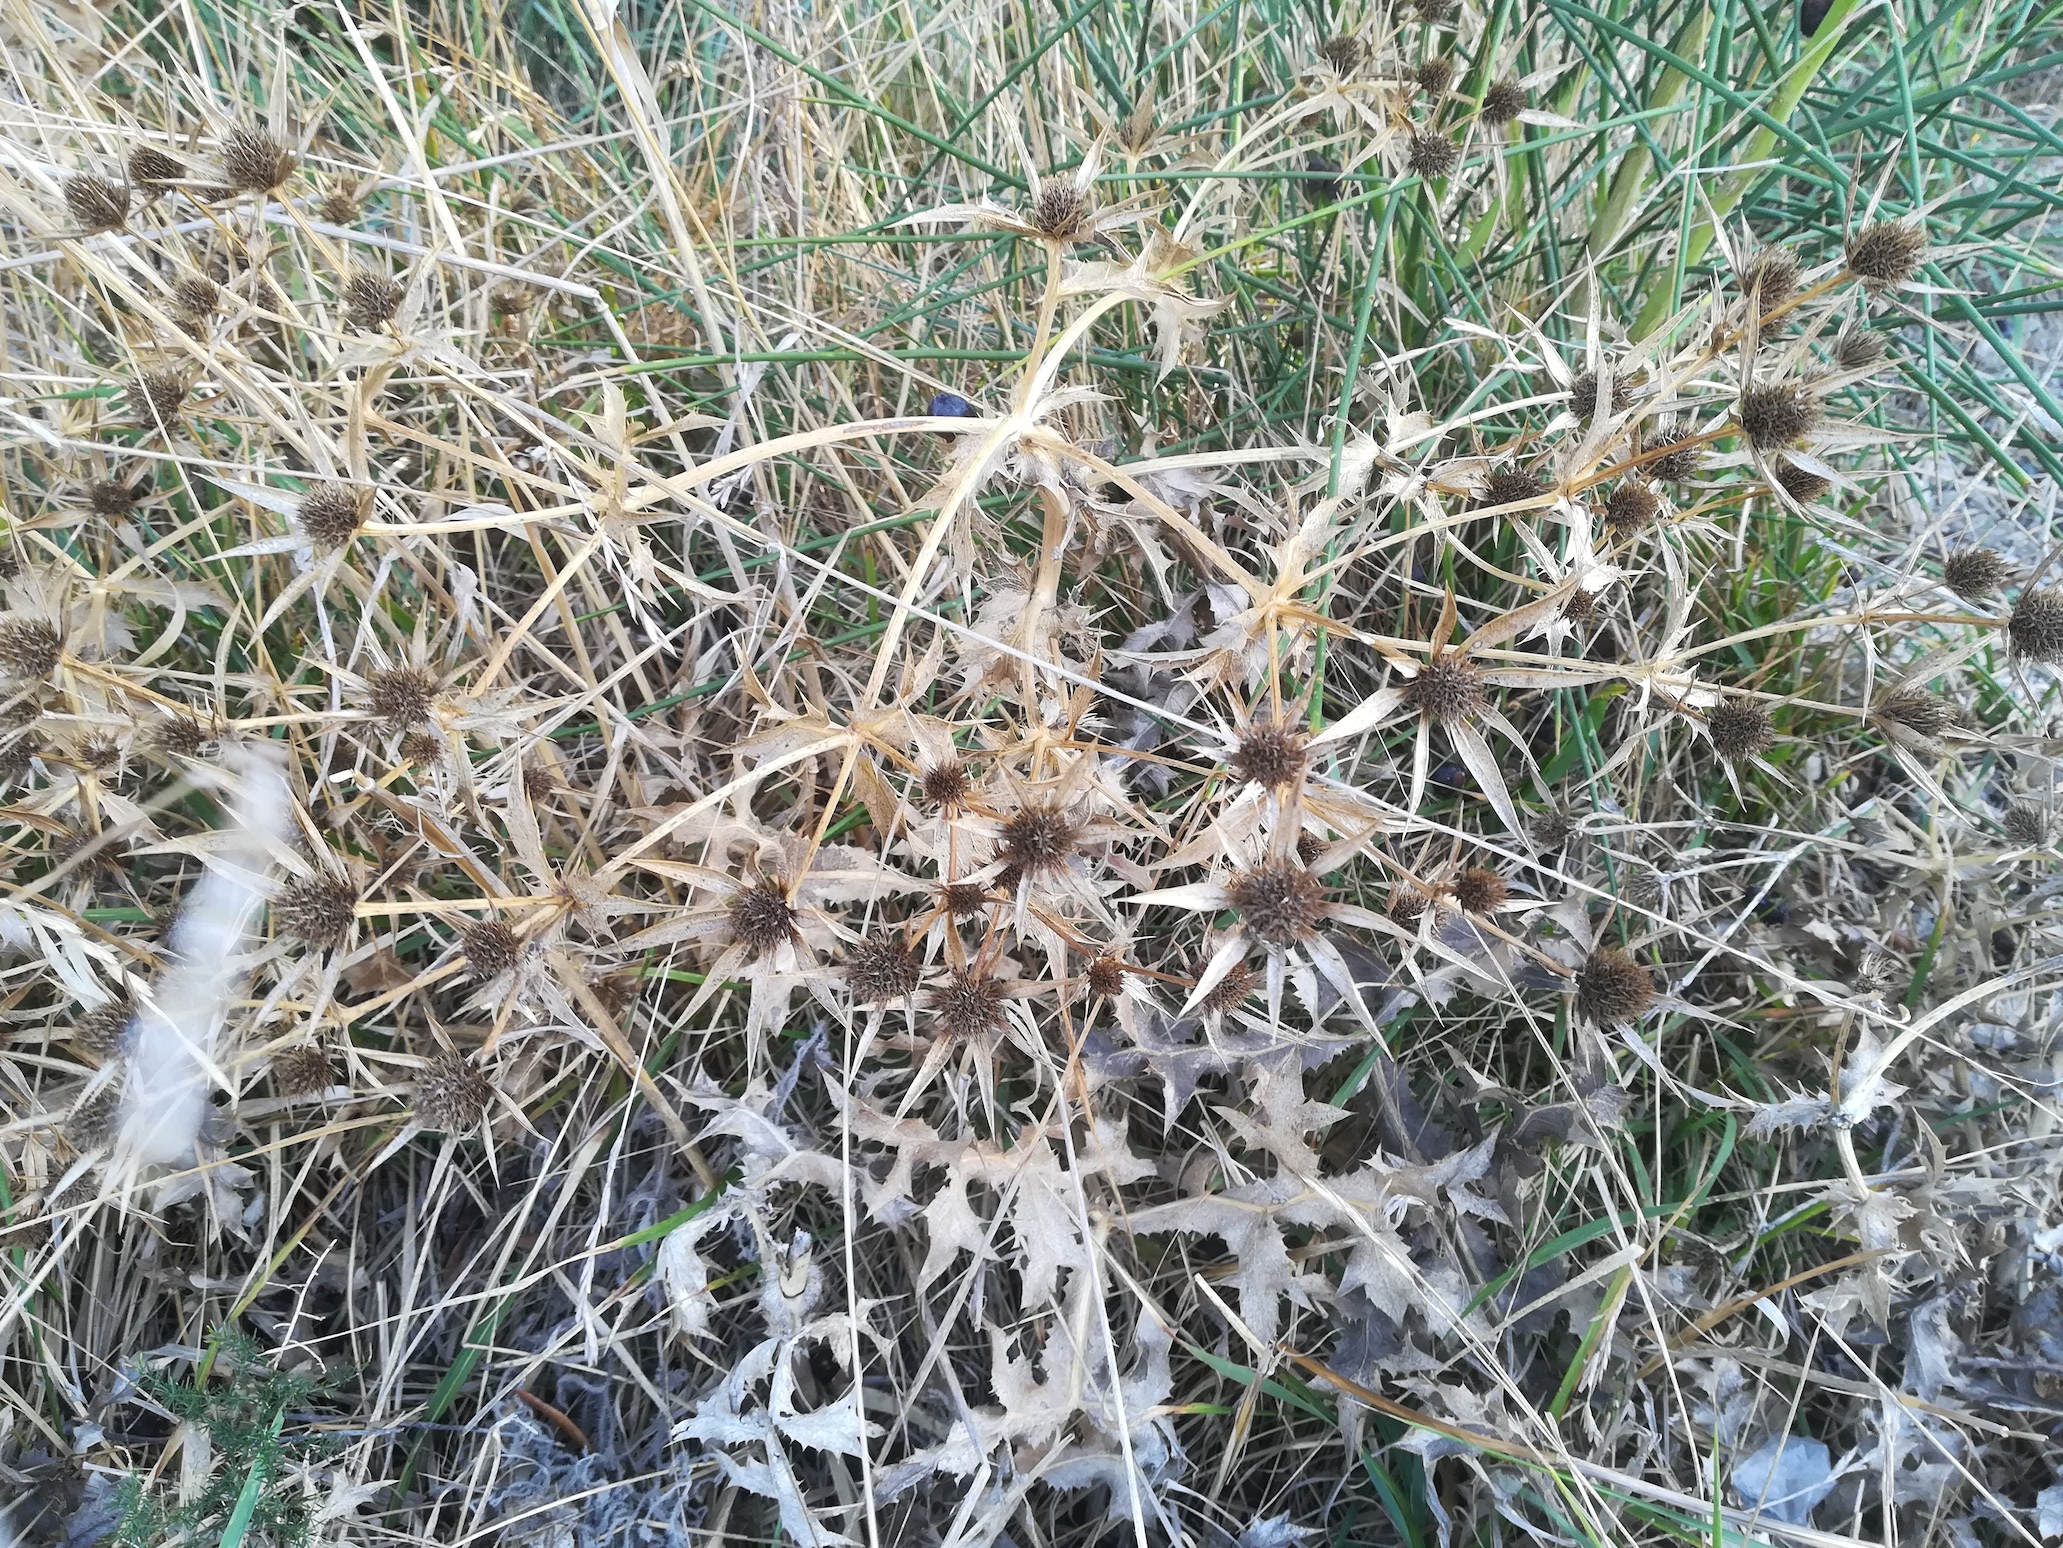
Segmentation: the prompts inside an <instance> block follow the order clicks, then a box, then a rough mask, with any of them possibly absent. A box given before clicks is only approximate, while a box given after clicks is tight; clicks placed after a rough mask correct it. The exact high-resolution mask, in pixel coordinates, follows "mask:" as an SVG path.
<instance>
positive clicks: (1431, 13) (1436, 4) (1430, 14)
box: [1410, 0, 1455, 27]
mask: <svg viewBox="0 0 2063 1548" xmlns="http://www.w3.org/2000/svg"><path fill="white" fill-rule="evenodd" d="M1410 4H1411V14H1412V15H1413V16H1416V17H1417V18H1418V19H1419V20H1420V21H1422V22H1425V23H1426V24H1427V25H1428V26H1433V27H1437V26H1439V25H1441V24H1442V23H1443V22H1446V21H1448V20H1450V19H1451V18H1452V17H1453V15H1454V8H1455V0H1410Z"/></svg>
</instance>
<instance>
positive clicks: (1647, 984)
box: [1576, 946, 1655, 1027]
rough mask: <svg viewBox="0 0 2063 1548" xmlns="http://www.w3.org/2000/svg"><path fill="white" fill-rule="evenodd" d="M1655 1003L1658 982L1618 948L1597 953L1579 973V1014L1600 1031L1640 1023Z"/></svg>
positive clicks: (1601, 950)
mask: <svg viewBox="0 0 2063 1548" xmlns="http://www.w3.org/2000/svg"><path fill="white" fill-rule="evenodd" d="M1654 1003H1655V980H1654V978H1653V976H1652V975H1650V974H1649V972H1648V970H1647V969H1646V968H1644V967H1642V966H1641V965H1640V964H1639V963H1638V962H1635V961H1634V960H1633V958H1632V957H1630V956H1628V955H1627V954H1626V953H1625V952H1623V951H1621V950H1620V949H1619V948H1618V947H1616V946H1604V947H1600V948H1599V949H1598V950H1596V951H1593V952H1592V953H1591V954H1590V956H1589V957H1588V958H1587V959H1586V960H1585V961H1584V963H1583V966H1582V967H1580V968H1578V969H1577V970H1576V1014H1577V1015H1579V1016H1581V1017H1582V1018H1583V1019H1584V1020H1585V1021H1588V1022H1591V1023H1593V1024H1594V1025H1597V1026H1600V1027H1623V1026H1626V1025H1628V1024H1629V1023H1631V1022H1635V1021H1638V1020H1640V1018H1641V1017H1642V1016H1644V1015H1646V1014H1647V1009H1648V1007H1649V1006H1650V1005H1652V1004H1654Z"/></svg>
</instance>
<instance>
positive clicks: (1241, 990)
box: [1197, 962, 1261, 1016]
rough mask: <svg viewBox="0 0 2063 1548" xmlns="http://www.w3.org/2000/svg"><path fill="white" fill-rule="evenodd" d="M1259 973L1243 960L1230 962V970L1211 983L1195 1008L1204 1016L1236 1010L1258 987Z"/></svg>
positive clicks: (1251, 996) (1219, 1014) (1250, 997)
mask: <svg viewBox="0 0 2063 1548" xmlns="http://www.w3.org/2000/svg"><path fill="white" fill-rule="evenodd" d="M1260 980H1261V975H1260V973H1259V972H1258V971H1256V970H1255V969H1253V968H1251V967H1249V966H1247V964H1246V963H1244V962H1235V963H1233V964H1232V969H1231V971H1230V972H1228V973H1226V975H1225V976H1224V977H1223V978H1221V979H1219V980H1218V981H1217V982H1216V983H1215V984H1212V985H1211V992H1210V993H1209V994H1207V995H1205V996H1204V997H1203V998H1202V999H1201V1000H1199V1001H1198V1002H1197V1009H1198V1010H1201V1011H1202V1012H1203V1013H1204V1014H1205V1015H1206V1016H1223V1015H1226V1014H1227V1013H1229V1012H1231V1011H1236V1010H1238V1009H1239V1007H1240V1006H1242V1005H1244V1004H1245V1003H1246V1002H1247V1001H1248V1000H1250V999H1252V998H1253V995H1254V990H1256V989H1257V988H1259V987H1260Z"/></svg>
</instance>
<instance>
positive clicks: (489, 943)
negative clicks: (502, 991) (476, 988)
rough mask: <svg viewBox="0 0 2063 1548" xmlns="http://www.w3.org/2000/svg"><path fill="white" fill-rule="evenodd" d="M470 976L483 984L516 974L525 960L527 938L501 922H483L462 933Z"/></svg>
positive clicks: (460, 933) (461, 938)
mask: <svg viewBox="0 0 2063 1548" xmlns="http://www.w3.org/2000/svg"><path fill="white" fill-rule="evenodd" d="M458 939H459V945H460V947H461V948H463V950H464V951H465V954H466V973H467V975H468V976H469V977H472V978H476V979H478V980H480V981H481V982H482V983H485V982H487V981H488V980H490V979H496V978H499V977H501V975H502V974H504V973H509V972H513V971H515V969H516V968H517V967H518V966H520V965H521V964H522V961H523V938H522V937H521V936H520V935H518V934H516V932H515V931H514V930H512V929H510V928H509V926H508V925H507V924H506V923H504V922H503V921H501V920H499V919H483V920H481V921H480V922H479V923H478V924H469V925H466V926H464V927H462V928H461V929H460V930H459V932H458Z"/></svg>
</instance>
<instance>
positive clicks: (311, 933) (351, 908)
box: [272, 874, 358, 946]
mask: <svg viewBox="0 0 2063 1548" xmlns="http://www.w3.org/2000/svg"><path fill="white" fill-rule="evenodd" d="M357 909H358V889H357V888H356V887H354V886H352V885H351V883H349V882H348V881H345V880H344V879H343V878H342V877H341V876H325V875H319V874H318V875H315V876H305V877H296V878H294V879H293V880H291V881H289V882H287V883H286V884H285V885H284V886H282V887H281V888H280V889H279V891H278V892H277V893H276V894H275V895H274V896H273V899H272V928H273V929H274V930H275V931H277V932H278V933H279V934H281V935H283V936H286V937H288V938H289V939H291V940H297V941H306V942H307V943H308V944H309V945H311V946H341V945H343V944H344V942H345V941H347V940H349V939H350V938H351V925H352V922H353V921H354V920H355V919H356V918H357Z"/></svg>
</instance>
